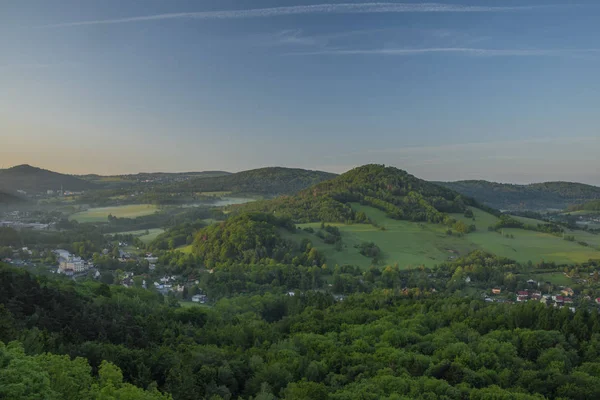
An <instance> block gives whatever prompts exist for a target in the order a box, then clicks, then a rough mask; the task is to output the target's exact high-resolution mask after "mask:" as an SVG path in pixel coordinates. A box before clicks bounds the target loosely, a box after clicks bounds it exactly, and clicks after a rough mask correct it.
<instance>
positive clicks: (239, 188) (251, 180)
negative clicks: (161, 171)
mask: <svg viewBox="0 0 600 400" xmlns="http://www.w3.org/2000/svg"><path fill="white" fill-rule="evenodd" d="M335 176H336V175H335V174H332V173H329V172H323V171H311V170H305V169H298V168H282V167H267V168H259V169H253V170H249V171H243V172H238V173H235V174H230V175H225V176H219V177H209V178H196V179H191V180H189V181H186V182H182V183H180V184H177V185H173V186H171V187H168V188H165V190H170V191H183V192H233V193H247V194H259V195H282V194H292V193H296V192H298V191H300V190H302V189H305V188H307V187H309V186H311V185H314V184H316V183H319V182H322V181H325V180H327V179H331V178H334V177H335Z"/></svg>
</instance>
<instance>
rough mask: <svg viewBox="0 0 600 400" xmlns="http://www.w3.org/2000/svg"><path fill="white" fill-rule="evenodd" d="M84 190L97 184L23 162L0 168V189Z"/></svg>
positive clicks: (37, 191) (39, 190) (29, 191)
mask: <svg viewBox="0 0 600 400" xmlns="http://www.w3.org/2000/svg"><path fill="white" fill-rule="evenodd" d="M61 188H62V189H63V190H68V191H75V192H78V191H84V190H91V189H96V188H97V186H96V185H95V184H93V183H91V182H87V181H85V180H83V179H80V178H78V177H76V176H73V175H65V174H60V173H58V172H53V171H48V170H46V169H42V168H37V167H32V166H31V165H27V164H23V165H17V166H15V167H12V168H7V169H3V170H0V190H4V191H8V192H15V191H17V190H22V191H25V192H27V193H43V192H46V191H48V190H60V189H61Z"/></svg>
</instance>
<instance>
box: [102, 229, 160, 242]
mask: <svg viewBox="0 0 600 400" xmlns="http://www.w3.org/2000/svg"><path fill="white" fill-rule="evenodd" d="M146 232H147V233H146ZM164 232H165V230H164V229H161V228H154V229H143V230H139V231H128V232H119V233H118V234H119V235H133V236H135V237H137V238H139V239H140V240H141V241H142V242H144V243H146V244H148V243H150V242H152V241H153V240H154V239H156V238H157V237H158V236H159V235H160V234H162V233H164ZM110 235H114V234H113V233H111V234H110Z"/></svg>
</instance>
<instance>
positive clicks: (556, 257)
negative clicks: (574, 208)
mask: <svg viewBox="0 0 600 400" xmlns="http://www.w3.org/2000/svg"><path fill="white" fill-rule="evenodd" d="M352 207H353V208H354V209H355V210H356V211H364V212H365V213H366V214H367V216H368V217H369V218H371V220H373V221H375V222H377V223H378V224H379V225H380V226H381V227H384V228H385V230H381V229H379V228H376V227H374V226H372V225H367V224H354V225H345V224H332V225H334V226H337V227H338V228H339V229H340V231H341V233H342V241H343V243H344V247H343V249H342V250H341V251H337V250H335V248H334V246H332V245H328V244H325V243H324V242H323V241H322V240H321V239H319V238H318V237H317V236H315V235H314V234H310V233H308V232H304V231H299V232H298V233H296V234H291V233H286V235H288V237H289V238H291V239H294V240H298V241H299V240H301V239H303V238H308V239H310V240H311V241H312V243H313V245H314V246H315V247H316V248H317V249H319V250H320V251H322V252H323V253H324V255H325V256H326V257H327V263H328V264H329V265H335V264H338V265H343V264H352V265H358V266H360V267H363V268H366V267H368V266H369V265H370V264H371V260H370V259H369V258H367V257H365V256H363V255H361V254H360V253H359V252H358V250H357V249H356V248H355V247H354V246H355V245H357V244H360V243H362V242H375V243H376V244H377V245H378V246H379V248H380V249H381V251H382V253H383V256H384V263H385V264H387V265H389V264H395V263H398V265H399V266H400V267H405V268H406V267H409V266H419V265H426V266H433V265H435V264H439V263H441V262H444V261H447V260H448V259H449V257H457V256H462V255H466V254H467V253H469V252H470V251H473V250H476V249H481V250H486V251H489V252H491V253H493V254H496V255H499V256H504V257H508V258H510V259H513V260H516V261H518V262H522V263H525V262H527V261H529V260H531V261H532V262H534V263H536V262H539V261H542V260H543V261H548V262H551V261H554V262H557V263H560V264H563V263H580V262H585V261H588V260H589V259H590V258H593V259H600V251H598V250H597V249H595V248H593V247H584V246H581V245H580V244H578V243H576V242H568V241H565V240H563V239H562V238H561V237H556V236H553V235H549V234H545V233H539V232H534V231H526V230H522V229H505V230H504V234H506V235H513V236H514V238H509V237H505V236H503V235H502V234H500V233H496V232H491V231H488V227H489V226H491V225H493V224H495V222H496V221H497V218H496V217H495V216H493V215H491V214H488V213H486V212H484V211H481V210H478V209H473V213H474V217H475V220H472V219H470V218H466V217H464V216H463V215H462V214H460V215H459V214H456V215H453V217H454V218H456V219H458V220H462V221H464V222H465V223H468V224H475V226H476V227H477V231H476V232H473V233H470V234H468V235H464V236H462V237H458V236H456V235H452V236H448V235H446V230H447V227H445V226H443V225H436V224H428V223H417V222H409V221H397V220H393V219H390V218H388V217H387V216H386V215H385V213H384V212H382V211H380V210H377V209H375V208H372V207H367V206H362V205H360V204H353V205H352ZM534 221H535V220H534ZM530 222H531V221H530ZM535 222H536V224H537V222H539V221H535ZM298 226H299V227H300V228H305V227H312V228H313V229H315V230H318V229H319V227H320V224H319V223H312V224H300V225H298ZM574 234H575V236H576V238H577V240H584V241H588V242H589V243H590V244H592V243H596V241H598V243H600V236H598V235H592V234H590V233H587V232H583V231H575V233H574ZM578 236H581V239H579V238H578ZM586 239H587V240H586Z"/></svg>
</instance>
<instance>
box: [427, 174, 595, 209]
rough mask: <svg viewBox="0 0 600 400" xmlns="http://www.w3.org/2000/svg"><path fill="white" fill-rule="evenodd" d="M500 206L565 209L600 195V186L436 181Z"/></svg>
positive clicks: (487, 203)
mask: <svg viewBox="0 0 600 400" xmlns="http://www.w3.org/2000/svg"><path fill="white" fill-rule="evenodd" d="M437 183H438V184H439V185H441V186H444V187H446V188H449V189H452V190H455V191H457V192H459V193H461V194H463V195H465V196H469V197H472V198H474V199H476V200H477V201H479V202H482V203H484V204H486V205H488V206H490V207H493V208H497V209H501V210H546V209H551V208H554V209H561V210H562V209H566V208H567V207H569V206H572V205H575V204H582V203H585V202H587V201H590V200H596V199H600V187H597V186H591V185H585V184H582V183H573V182H545V183H534V184H531V185H512V184H507V183H495V182H488V181H457V182H437Z"/></svg>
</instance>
